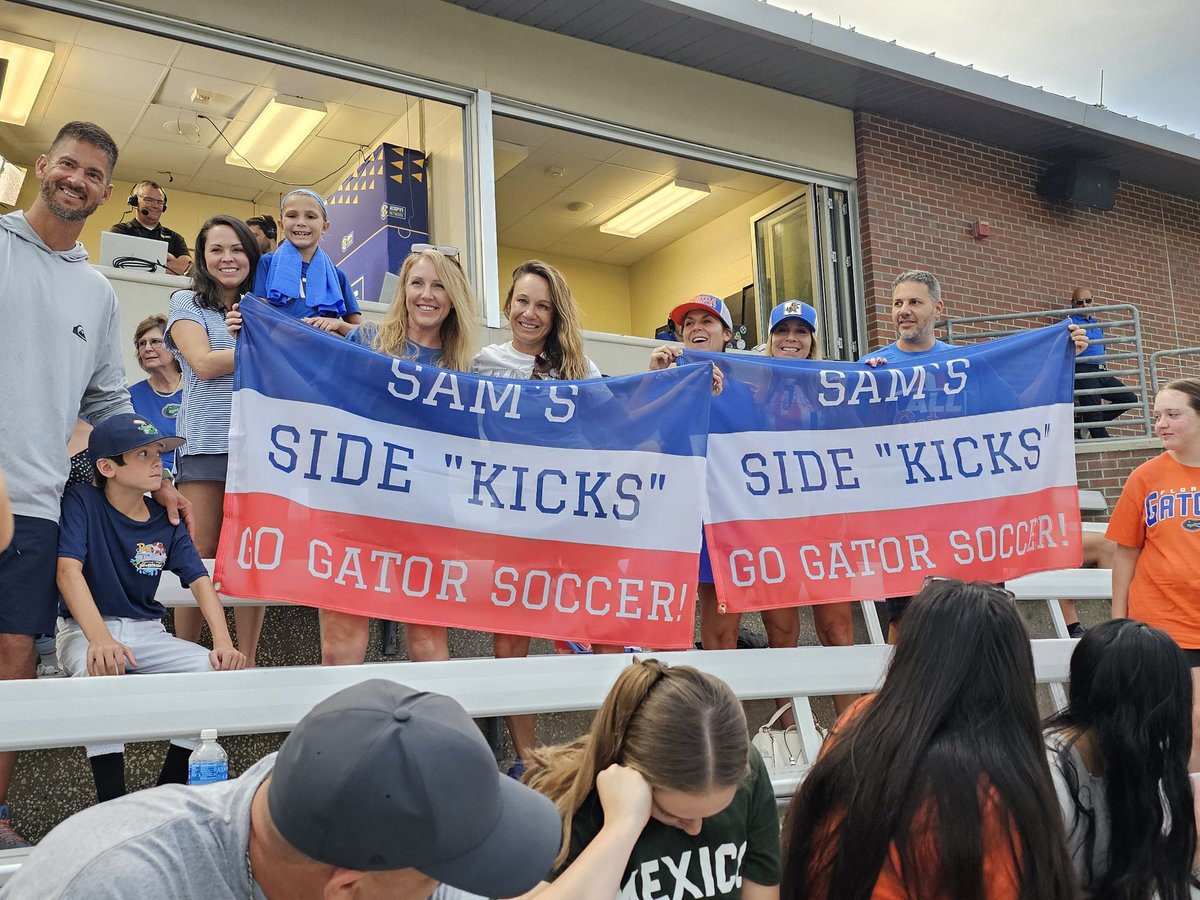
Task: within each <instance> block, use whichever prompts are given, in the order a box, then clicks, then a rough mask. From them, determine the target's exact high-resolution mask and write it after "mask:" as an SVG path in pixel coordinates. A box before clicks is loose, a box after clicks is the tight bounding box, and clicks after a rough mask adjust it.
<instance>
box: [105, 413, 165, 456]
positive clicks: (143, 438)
mask: <svg viewBox="0 0 1200 900" xmlns="http://www.w3.org/2000/svg"><path fill="white" fill-rule="evenodd" d="M159 443H161V444H162V445H163V451H164V452H165V451H167V450H174V449H175V448H176V447H182V446H183V445H184V444H185V443H186V442H185V441H184V439H183V438H181V437H176V436H175V435H173V434H163V433H162V432H161V431H159V430H158V429H157V428H155V427H154V425H153V424H152V423H150V422H147V421H146V420H145V419H143V418H142V417H141V416H139V415H137V414H136V413H118V414H117V415H115V416H110V417H109V418H107V419H105V420H104V421H103V422H101V423H100V424H99V425H97V426H96V427H95V428H93V429H92V434H91V436H90V437H89V438H88V453H89V454H90V455H91V457H92V459H112V458H114V457H117V456H120V455H121V454H122V453H128V452H129V451H130V450H136V449H137V448H138V447H145V446H147V445H149V444H159Z"/></svg>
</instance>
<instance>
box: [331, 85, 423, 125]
mask: <svg viewBox="0 0 1200 900" xmlns="http://www.w3.org/2000/svg"><path fill="white" fill-rule="evenodd" d="M414 99H415V98H413V97H410V96H409V95H408V94H404V93H401V92H400V91H389V90H385V89H384V88H380V87H375V86H374V85H370V84H359V85H355V90H354V92H353V93H352V94H351V95H350V96H349V97H348V98H347V99H346V103H347V104H349V105H350V106H357V107H358V108H359V109H370V110H374V111H375V112H381V113H387V114H388V115H390V116H393V117H399V116H402V115H404V114H405V113H406V112H407V111H408V107H409V105H410V104H411V103H412V102H414Z"/></svg>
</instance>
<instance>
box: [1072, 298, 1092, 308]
mask: <svg viewBox="0 0 1200 900" xmlns="http://www.w3.org/2000/svg"><path fill="white" fill-rule="evenodd" d="M1075 302H1076V303H1079V304H1081V305H1083V306H1091V305H1092V298H1091V297H1080V298H1079V299H1078V300H1076V301H1075Z"/></svg>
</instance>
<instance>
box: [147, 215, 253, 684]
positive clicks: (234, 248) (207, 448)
mask: <svg viewBox="0 0 1200 900" xmlns="http://www.w3.org/2000/svg"><path fill="white" fill-rule="evenodd" d="M258 257H259V250H258V242H257V241H256V240H255V239H254V235H253V234H252V233H251V232H250V229H249V228H247V227H246V224H245V223H244V222H242V220H241V219H237V218H234V217H233V216H225V215H221V216H213V217H212V218H211V219H209V220H208V221H207V222H205V223H204V225H203V226H202V227H201V228H200V234H199V236H197V238H196V262H195V265H193V267H192V289H191V290H184V291H176V292H175V293H174V294H173V295H172V296H171V309H170V314H169V316H168V320H167V333H166V341H167V347H169V348H170V350H171V352H172V353H174V354H175V356H176V358H177V359H178V360H179V365H180V367H181V368H182V369H183V404H182V406H181V407H180V409H179V418H178V420H177V421H176V433H177V434H178V435H179V436H180V437H183V438H186V439H187V443H186V444H184V445H183V446H182V447H180V448H179V449H178V450H177V451H176V462H175V468H176V476H175V483H176V484H177V485H178V487H179V492H180V493H181V494H183V495H184V496H185V497H187V498H188V500H190V501H191V503H192V510H193V515H194V517H195V529H196V534H195V543H196V549H197V550H199V551H200V555H201V556H202V557H203V558H205V559H212V558H213V557H214V556H216V554H217V540H218V538H219V537H220V535H221V520H222V517H223V509H224V504H225V472H226V469H227V468H228V465H229V417H230V409H231V407H232V404H233V347H234V337H233V335H232V334H231V333H230V331H229V329H228V328H227V327H226V325H225V313H226V312H228V311H229V310H230V309H231V308H232V307H233V305H234V304H235V303H237V302H238V301H239V300H240V299H241V297H242V295H243V294H245V293H246V292H248V291H249V290H250V289H251V288H252V287H253V285H254V268H255V266H256V265H257V263H258ZM264 612H265V607H262V606H243V607H238V608H237V609H236V610H235V611H234V623H235V624H236V626H237V644H238V649H239V650H240V651H241V652H242V653H244V654H245V655H246V665H247V666H253V665H254V657H255V651H256V650H257V648H258V637H259V634H260V633H261V632H262V622H263V613H264ZM200 625H201V618H200V611H199V610H198V609H178V610H176V611H175V634H176V636H177V637H180V638H182V639H183V640H188V641H192V642H196V641H197V640H198V639H199V637H200Z"/></svg>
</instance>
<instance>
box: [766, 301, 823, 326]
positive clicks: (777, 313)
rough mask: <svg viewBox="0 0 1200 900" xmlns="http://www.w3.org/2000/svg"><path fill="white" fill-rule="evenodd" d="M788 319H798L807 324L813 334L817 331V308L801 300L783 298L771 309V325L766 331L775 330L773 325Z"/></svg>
mask: <svg viewBox="0 0 1200 900" xmlns="http://www.w3.org/2000/svg"><path fill="white" fill-rule="evenodd" d="M788 319H799V320H800V321H801V322H803V323H804V324H805V325H807V326H808V330H809V331H811V332H812V333H813V334H816V333H817V310H816V308H815V307H813V306H810V305H809V304H807V303H805V302H804V301H803V300H785V301H784V302H783V303H780V304H779V305H778V306H776V307H775V308H774V309H773V310H771V326H770V327H769V328H768V329H767V333H768V334H769V333H770V332H772V331H774V330H775V326H776V325H778V324H779V323H780V322H786V321H787V320H788Z"/></svg>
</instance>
